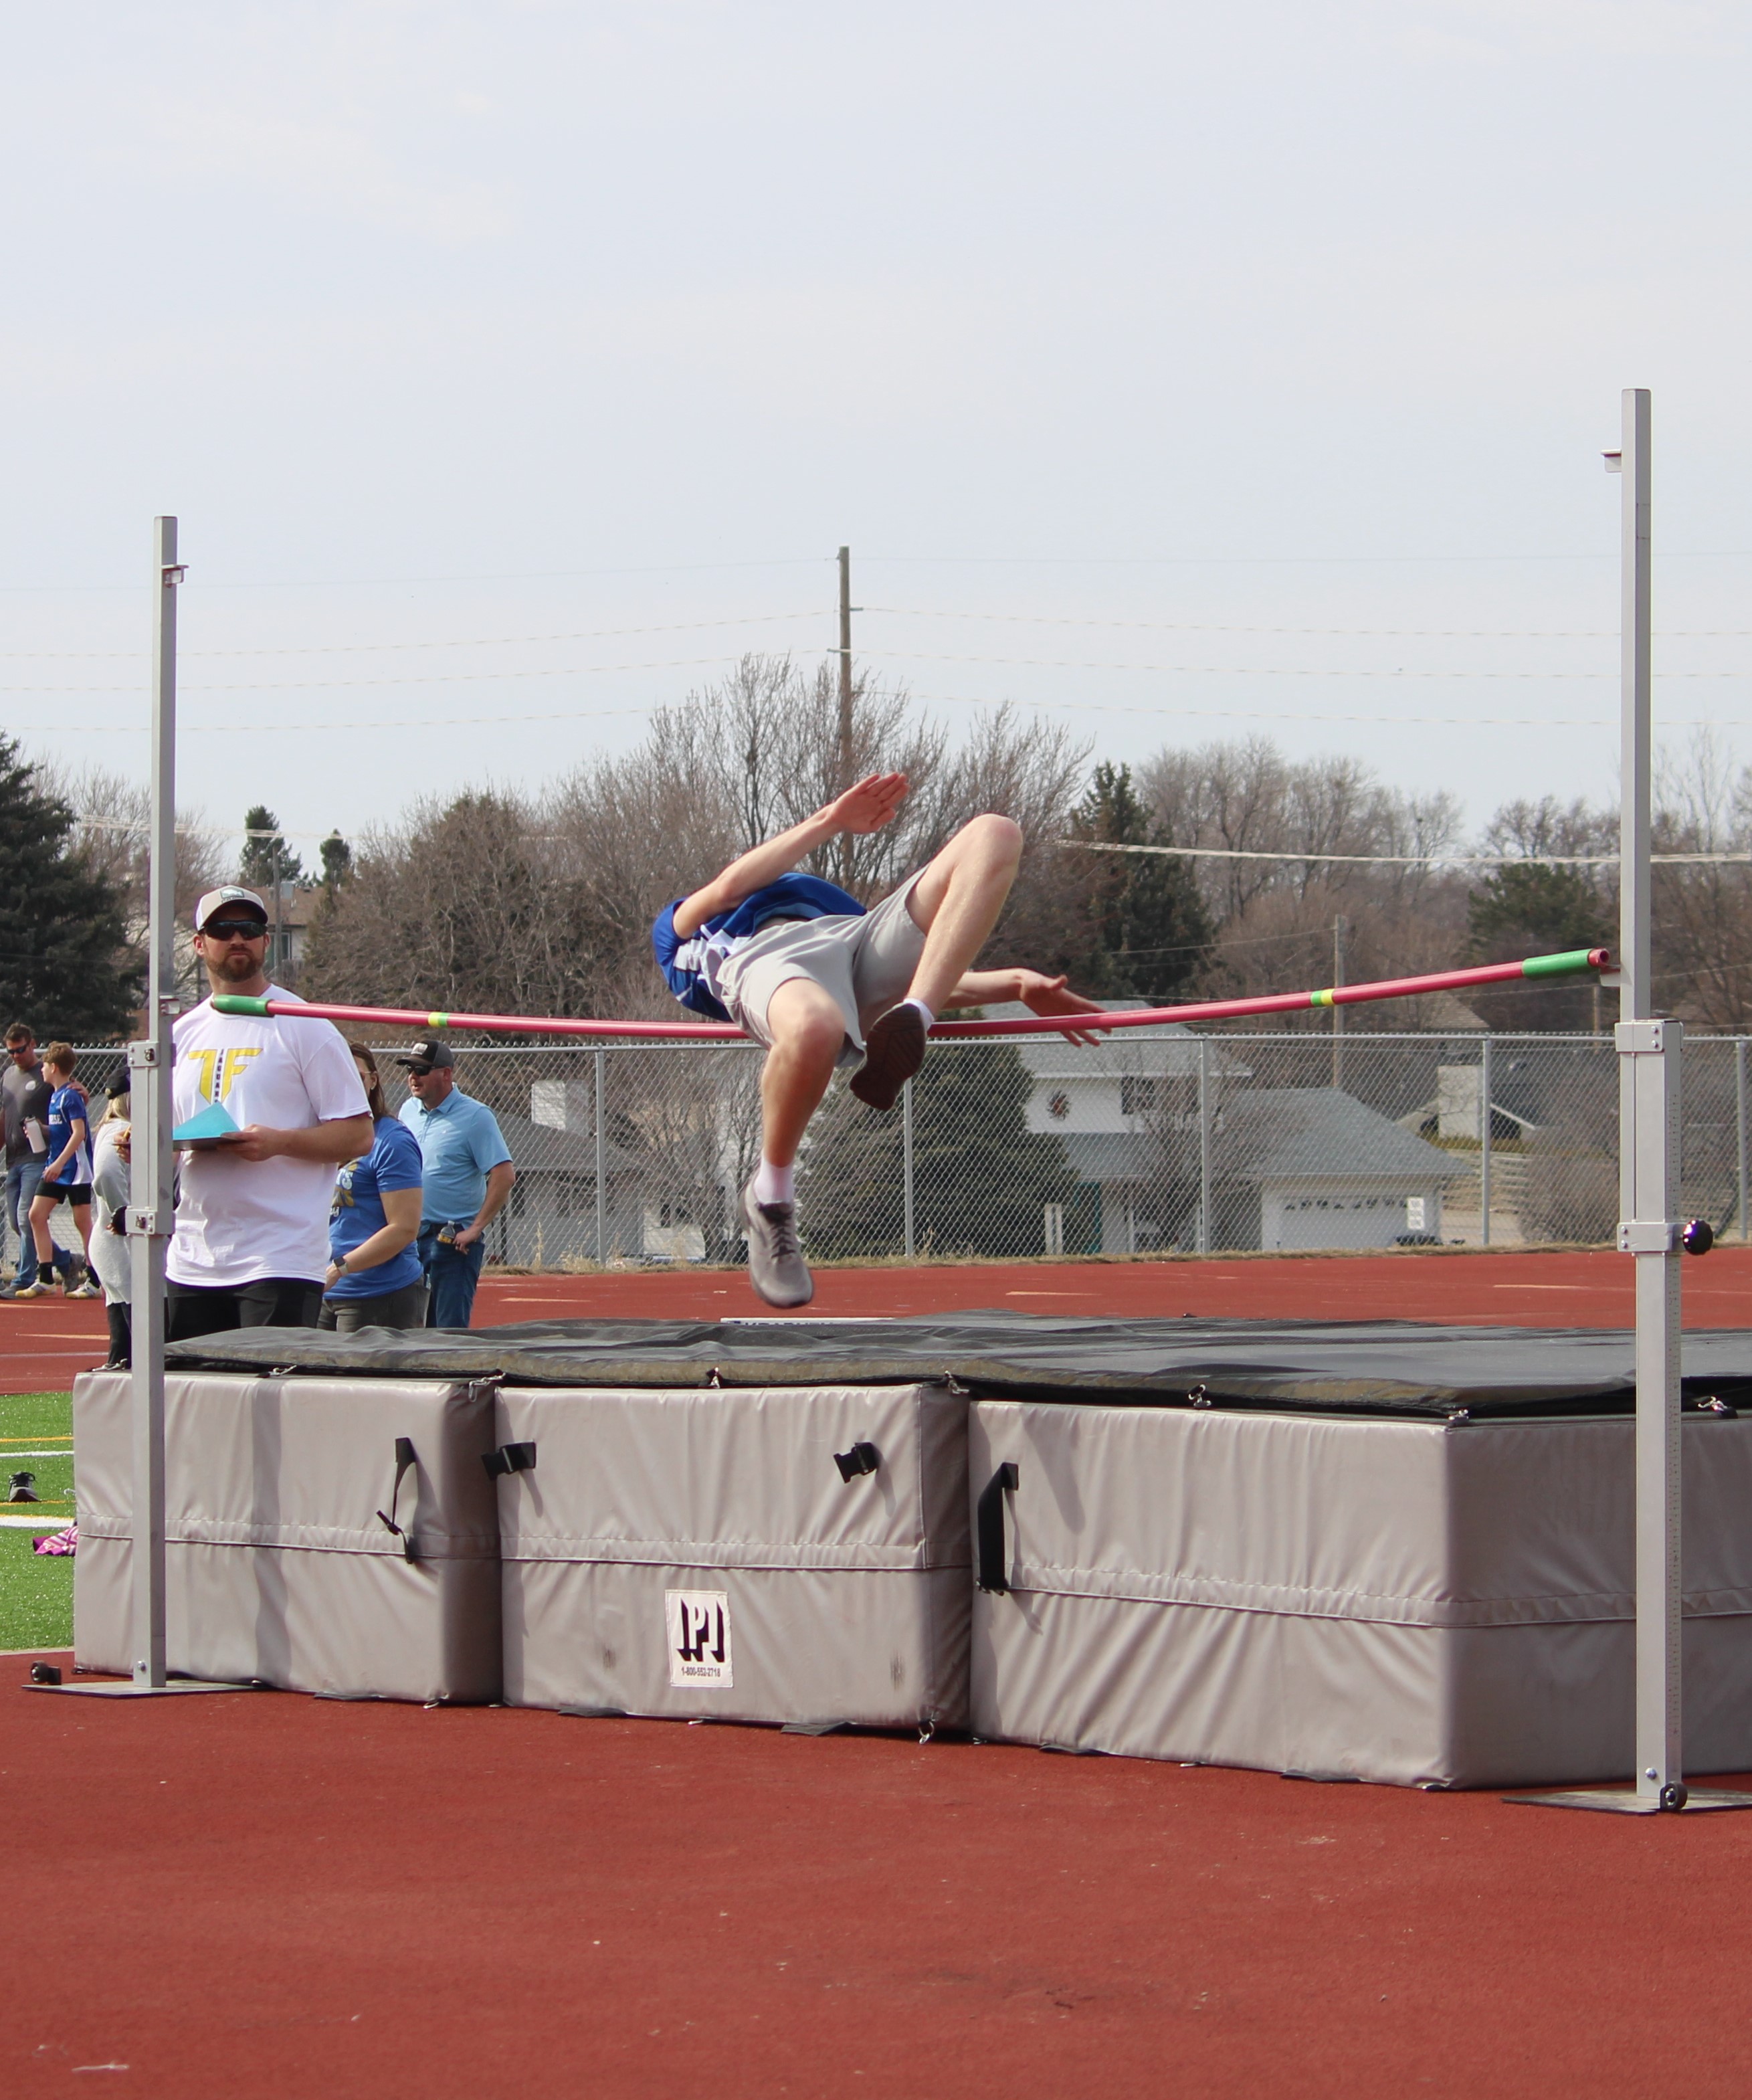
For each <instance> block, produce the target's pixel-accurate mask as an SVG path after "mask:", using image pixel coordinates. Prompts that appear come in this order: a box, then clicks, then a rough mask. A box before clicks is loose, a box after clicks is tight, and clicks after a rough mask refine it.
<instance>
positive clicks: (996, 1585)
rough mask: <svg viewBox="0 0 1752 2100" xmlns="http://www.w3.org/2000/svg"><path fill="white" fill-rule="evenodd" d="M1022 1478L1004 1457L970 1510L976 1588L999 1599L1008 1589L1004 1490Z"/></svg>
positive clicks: (1011, 1461) (1013, 1465)
mask: <svg viewBox="0 0 1752 2100" xmlns="http://www.w3.org/2000/svg"><path fill="white" fill-rule="evenodd" d="M1021 1479H1022V1475H1021V1473H1020V1472H1019V1471H1017V1466H1016V1462H1015V1460H1014V1459H1013V1458H1006V1459H1005V1460H1004V1463H1003V1464H1002V1465H1001V1466H1000V1467H999V1468H998V1470H997V1471H996V1472H995V1473H994V1474H993V1475H992V1476H991V1479H990V1480H987V1481H986V1485H985V1486H984V1487H983V1488H982V1489H980V1493H979V1501H978V1503H977V1504H976V1505H975V1507H974V1511H973V1529H974V1533H975V1540H974V1544H975V1546H976V1549H977V1551H978V1555H979V1576H978V1581H979V1586H980V1588H981V1589H982V1590H991V1592H993V1594H994V1595H997V1596H1000V1597H1001V1596H1004V1595H1007V1594H1008V1590H1009V1586H1010V1582H1009V1577H1008V1574H1007V1573H1006V1572H1005V1568H1004V1561H1005V1555H1004V1490H1005V1489H1009V1490H1010V1491H1011V1492H1012V1493H1014V1491H1015V1489H1016V1488H1017V1485H1018V1483H1019V1482H1020V1480H1021Z"/></svg>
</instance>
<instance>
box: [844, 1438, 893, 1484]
mask: <svg viewBox="0 0 1752 2100" xmlns="http://www.w3.org/2000/svg"><path fill="white" fill-rule="evenodd" d="M833 1462H834V1464H835V1465H836V1466H837V1467H839V1469H840V1478H841V1480H857V1479H858V1478H859V1477H860V1476H862V1475H863V1474H865V1473H873V1472H874V1471H876V1468H877V1467H878V1466H880V1464H881V1462H882V1454H881V1453H880V1451H879V1450H877V1449H876V1446H875V1445H874V1444H864V1443H858V1444H854V1445H853V1446H852V1448H851V1449H850V1451H836V1452H835V1453H834V1454H833Z"/></svg>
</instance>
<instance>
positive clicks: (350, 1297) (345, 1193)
mask: <svg viewBox="0 0 1752 2100" xmlns="http://www.w3.org/2000/svg"><path fill="white" fill-rule="evenodd" d="M346 1047H347V1048H348V1049H349V1050H351V1052H352V1053H353V1062H354V1063H355V1065H357V1066H358V1067H359V1076H360V1079H361V1080H362V1081H363V1083H364V1089H365V1098H366V1100H367V1101H368V1102H369V1103H370V1104H371V1125H372V1146H371V1149H370V1151H369V1152H368V1153H367V1154H365V1156H364V1158H363V1159H355V1160H352V1161H351V1162H349V1163H348V1164H347V1165H346V1166H345V1167H342V1169H341V1171H340V1172H339V1173H338V1175H337V1176H336V1177H335V1185H334V1206H333V1209H332V1210H331V1211H330V1212H329V1256H330V1260H329V1273H328V1274H327V1275H326V1276H325V1277H324V1279H323V1304H322V1313H321V1317H320V1320H319V1321H318V1325H319V1326H323V1327H327V1328H330V1329H333V1330H338V1332H340V1333H341V1334H343V1335H351V1334H352V1333H354V1332H355V1330H357V1329H359V1328H360V1327H423V1326H425V1325H426V1277H425V1273H424V1272H423V1271H422V1269H421V1267H420V1257H419V1255H418V1254H417V1252H416V1251H415V1250H414V1242H415V1241H416V1240H417V1238H418V1237H419V1235H420V1146H419V1142H418V1140H417V1139H416V1138H415V1136H414V1134H413V1132H412V1131H411V1130H409V1129H408V1127H407V1125H406V1124H405V1123H398V1122H397V1121H396V1119H395V1117H394V1116H392V1115H391V1114H390V1112H389V1109H388V1107H387V1105H386V1103H385V1101H384V1099H383V1083H382V1080H381V1079H379V1078H378V1077H377V1060H376V1058H374V1057H373V1056H372V1054H371V1052H369V1051H368V1049H367V1048H365V1046H364V1043H348V1045H347V1046H346Z"/></svg>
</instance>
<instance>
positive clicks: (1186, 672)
mask: <svg viewBox="0 0 1752 2100" xmlns="http://www.w3.org/2000/svg"><path fill="white" fill-rule="evenodd" d="M863 653H864V655H866V656H876V657H882V658H886V659H888V660H891V661H894V662H897V663H902V664H1002V665H1004V666H1008V667H1012V668H1016V667H1022V668H1033V669H1039V670H1047V671H1152V672H1157V673H1162V674H1163V675H1165V676H1168V677H1181V678H1212V677H1220V678H1447V679H1473V678H1511V679H1523V680H1535V681H1536V680H1541V679H1545V678H1589V679H1593V680H1595V681H1603V680H1607V679H1614V678H1616V677H1617V676H1618V673H1617V672H1616V671H1416V670H1414V671H1408V670H1406V669H1405V668H1404V667H1403V666H1398V667H1396V668H1394V669H1392V670H1391V671H1370V670H1357V669H1346V668H1343V667H1340V668H1337V669H1332V668H1326V667H1325V666H1314V665H1311V664H1112V663H1101V662H1078V661H1075V660H1065V659H1063V658H1060V657H1053V656H944V655H927V654H926V653H925V651H921V650H916V649H867V650H866V651H864V652H863ZM1675 678H1687V679H1691V678H1742V679H1752V672H1749V671H1664V672H1662V674H1661V682H1662V683H1663V684H1665V683H1666V682H1668V681H1669V680H1671V679H1675ZM0 690H5V689H4V688H0Z"/></svg>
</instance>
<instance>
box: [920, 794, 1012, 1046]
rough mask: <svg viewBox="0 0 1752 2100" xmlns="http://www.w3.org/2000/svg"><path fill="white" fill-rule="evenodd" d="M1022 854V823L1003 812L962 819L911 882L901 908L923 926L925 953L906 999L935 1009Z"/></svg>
mask: <svg viewBox="0 0 1752 2100" xmlns="http://www.w3.org/2000/svg"><path fill="white" fill-rule="evenodd" d="M1021 859H1022V827H1021V826H1020V825H1019V824H1017V823H1013V821H1012V820H1011V819H1010V818H1008V817H990V816H988V817H975V818H973V821H972V822H971V823H968V824H964V825H963V827H961V829H960V831H959V832H956V833H955V836H954V837H953V838H952V839H951V840H950V841H949V843H948V845H946V846H945V847H944V848H943V849H942V852H941V853H940V854H938V855H937V857H936V858H935V859H934V860H933V861H931V862H929V865H928V866H927V867H926V868H925V872H924V873H923V874H922V875H921V876H920V877H919V880H918V881H917V882H916V884H915V885H913V889H912V894H911V896H910V897H909V898H907V910H908V911H909V912H910V913H911V916H912V923H913V924H914V925H916V926H917V927H920V929H923V932H924V934H925V952H924V954H923V955H920V958H919V965H918V968H916V970H915V971H914V972H913V973H912V982H911V986H909V987H908V990H907V996H908V997H909V998H910V999H917V1000H918V1001H919V1002H920V1004H922V1005H925V1006H928V1007H929V1008H930V1010H931V1011H932V1012H933V1013H940V1012H942V1009H943V1008H944V1007H945V1006H946V1005H947V1004H948V1002H949V998H950V995H951V993H952V992H953V991H954V990H955V986H957V985H958V984H959V983H960V982H961V979H962V977H963V976H964V974H965V973H966V972H967V970H968V969H969V968H970V967H971V965H972V964H973V958H974V957H975V956H976V955H978V953H979V951H980V950H981V949H982V947H984V946H985V945H986V942H987V941H988V940H990V938H991V929H992V928H993V927H994V926H995V925H996V924H997V923H998V914H999V913H1000V911H1002V910H1003V909H1004V899H1005V898H1007V897H1008V895H1009V893H1010V885H1011V884H1012V883H1013V882H1014V880H1016V869H1017V863H1018V862H1020V861H1021Z"/></svg>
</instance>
